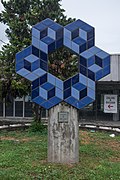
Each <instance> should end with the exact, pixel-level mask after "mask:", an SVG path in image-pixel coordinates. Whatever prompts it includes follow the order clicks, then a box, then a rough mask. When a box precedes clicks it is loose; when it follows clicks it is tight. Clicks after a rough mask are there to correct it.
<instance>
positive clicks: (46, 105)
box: [41, 101, 54, 109]
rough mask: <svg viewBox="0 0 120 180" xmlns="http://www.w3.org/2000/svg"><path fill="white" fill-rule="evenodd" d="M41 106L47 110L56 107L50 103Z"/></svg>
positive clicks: (46, 102)
mask: <svg viewBox="0 0 120 180" xmlns="http://www.w3.org/2000/svg"><path fill="white" fill-rule="evenodd" d="M41 106H42V107H44V108H45V109H50V108H51V107H53V106H54V105H53V104H52V103H50V101H45V102H44V103H42V104H41Z"/></svg>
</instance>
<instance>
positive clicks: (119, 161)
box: [109, 157, 120, 163]
mask: <svg viewBox="0 0 120 180" xmlns="http://www.w3.org/2000/svg"><path fill="white" fill-rule="evenodd" d="M109 160H110V161H111V162H118V163H120V157H112V158H109Z"/></svg>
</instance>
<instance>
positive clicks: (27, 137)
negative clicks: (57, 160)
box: [0, 130, 120, 180]
mask: <svg viewBox="0 0 120 180" xmlns="http://www.w3.org/2000/svg"><path fill="white" fill-rule="evenodd" d="M79 150H80V162H79V163H78V164H68V165H61V164H58V165H56V164H50V163H47V135H45V134H44V135H41V134H40V133H31V132H29V131H17V132H15V131H14V132H0V180H6V179H8V180H19V179H20V180H22V179H28V180H29V179H42V180H46V179H47V180H79V179H84V180H120V135H116V136H115V137H114V138H112V137H110V136H109V133H105V132H104V133H103V132H90V131H83V130H80V147H79Z"/></svg>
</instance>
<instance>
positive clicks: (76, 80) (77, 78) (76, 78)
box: [72, 74, 79, 85]
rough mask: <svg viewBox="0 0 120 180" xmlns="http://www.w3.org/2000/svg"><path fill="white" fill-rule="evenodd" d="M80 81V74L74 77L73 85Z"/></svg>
mask: <svg viewBox="0 0 120 180" xmlns="http://www.w3.org/2000/svg"><path fill="white" fill-rule="evenodd" d="M78 82H79V74H77V75H75V76H73V77H72V85H74V84H76V83H78Z"/></svg>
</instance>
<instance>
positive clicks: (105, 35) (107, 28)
mask: <svg viewBox="0 0 120 180" xmlns="http://www.w3.org/2000/svg"><path fill="white" fill-rule="evenodd" d="M61 4H62V7H63V8H64V9H65V10H66V12H65V14H66V15H67V16H68V17H73V18H76V19H81V20H83V21H85V22H87V23H88V24H90V25H92V26H94V27H95V36H96V38H95V42H96V46H98V47H100V48H101V49H103V50H105V51H107V52H108V53H111V54H113V53H120V0H63V1H62V2H61ZM1 10H2V5H1V3H0V11H1ZM4 30H5V27H4V26H3V25H0V39H1V40H3V41H6V40H7V39H6V37H5V33H4Z"/></svg>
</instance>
